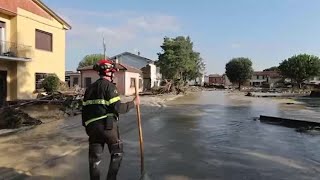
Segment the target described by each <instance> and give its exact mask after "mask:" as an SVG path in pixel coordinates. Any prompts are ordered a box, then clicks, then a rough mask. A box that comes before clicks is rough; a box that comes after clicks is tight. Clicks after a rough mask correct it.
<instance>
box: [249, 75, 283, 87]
mask: <svg viewBox="0 0 320 180" xmlns="http://www.w3.org/2000/svg"><path fill="white" fill-rule="evenodd" d="M281 79H282V77H281V75H280V73H279V72H277V71H255V72H254V73H253V75H252V77H251V79H250V86H255V87H260V86H262V85H264V84H267V85H269V86H270V87H271V88H272V87H274V86H275V85H276V83H277V82H278V81H280V80H281Z"/></svg>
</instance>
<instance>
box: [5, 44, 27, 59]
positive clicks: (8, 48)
mask: <svg viewBox="0 0 320 180" xmlns="http://www.w3.org/2000/svg"><path fill="white" fill-rule="evenodd" d="M0 56H6V57H11V58H23V59H31V57H32V47H31V46H27V45H23V44H17V43H14V42H8V41H0Z"/></svg>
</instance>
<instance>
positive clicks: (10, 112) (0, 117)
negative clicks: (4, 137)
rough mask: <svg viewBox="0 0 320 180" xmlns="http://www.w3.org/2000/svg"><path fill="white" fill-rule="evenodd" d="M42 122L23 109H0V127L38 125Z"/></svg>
mask: <svg viewBox="0 0 320 180" xmlns="http://www.w3.org/2000/svg"><path fill="white" fill-rule="evenodd" d="M40 124H42V122H41V121H40V120H38V119H35V118H32V117H30V116H29V115H28V114H26V113H24V112H23V111H21V110H19V109H15V108H3V109H0V129H15V128H20V127H22V126H32V125H40Z"/></svg>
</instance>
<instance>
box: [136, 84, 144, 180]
mask: <svg viewBox="0 0 320 180" xmlns="http://www.w3.org/2000/svg"><path fill="white" fill-rule="evenodd" d="M135 94H136V97H138V96H139V91H138V81H137V79H135ZM136 109H137V120H138V129H139V142H140V158H141V159H140V160H141V162H140V165H141V175H143V172H144V155H143V136H142V127H141V114H140V106H139V105H136Z"/></svg>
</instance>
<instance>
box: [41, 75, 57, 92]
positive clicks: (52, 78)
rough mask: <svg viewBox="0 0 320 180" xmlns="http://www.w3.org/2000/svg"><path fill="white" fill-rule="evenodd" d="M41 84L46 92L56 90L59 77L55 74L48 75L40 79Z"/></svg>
mask: <svg viewBox="0 0 320 180" xmlns="http://www.w3.org/2000/svg"><path fill="white" fill-rule="evenodd" d="M41 85H42V87H43V88H44V89H45V90H46V92H49V93H51V92H54V91H56V90H58V88H59V85H60V79H59V77H58V76H57V75H56V74H54V75H49V76H47V77H46V78H45V79H44V80H43V81H42V83H41Z"/></svg>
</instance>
